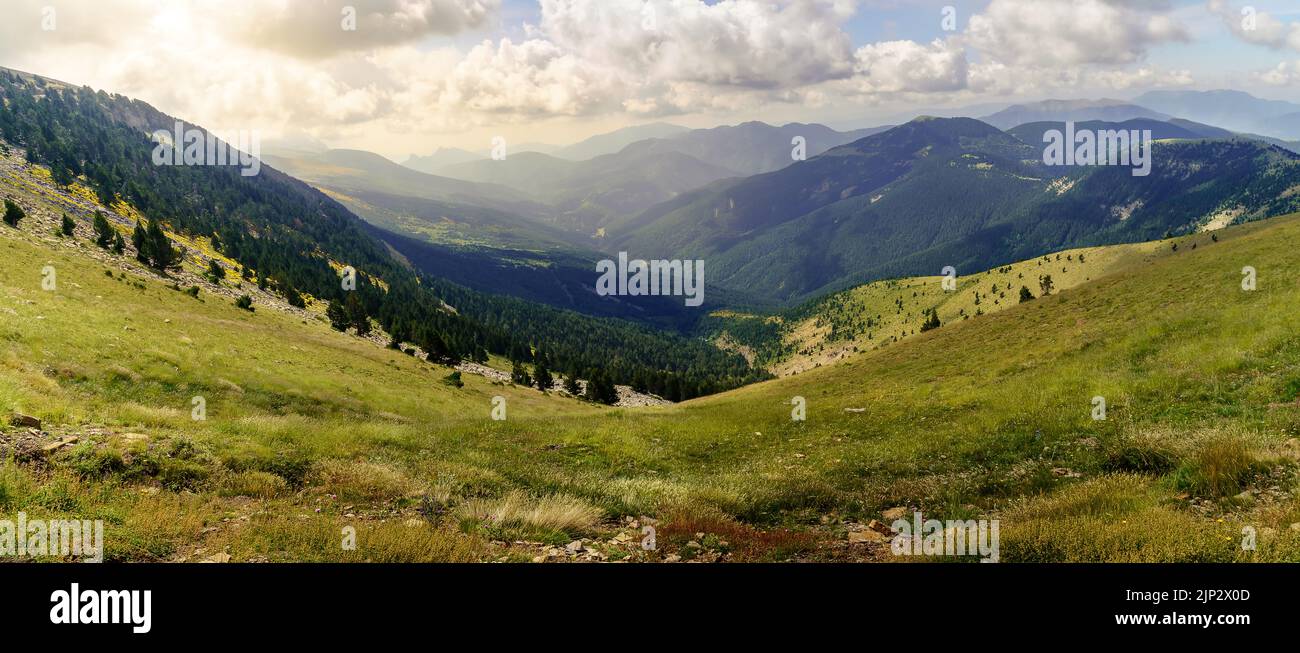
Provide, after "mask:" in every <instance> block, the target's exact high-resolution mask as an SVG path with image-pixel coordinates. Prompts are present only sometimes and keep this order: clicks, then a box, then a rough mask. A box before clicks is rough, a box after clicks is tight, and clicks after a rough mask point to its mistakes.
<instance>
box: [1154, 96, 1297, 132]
mask: <svg viewBox="0 0 1300 653" xmlns="http://www.w3.org/2000/svg"><path fill="white" fill-rule="evenodd" d="M1133 102H1135V103H1137V104H1140V105H1142V106H1145V107H1150V108H1152V109H1155V110H1156V111H1163V112H1165V113H1167V114H1170V115H1174V116H1177V117H1179V118H1185V119H1188V120H1195V121H1197V122H1202V123H1209V124H1211V125H1217V126H1219V127H1223V128H1226V129H1231V130H1233V131H1238V132H1251V133H1256V134H1262V135H1265V136H1273V137H1277V138H1287V139H1296V138H1300V116H1297V115H1296V114H1300V104H1294V103H1292V102H1283V101H1280V100H1264V99H1260V98H1257V97H1255V96H1253V95H1251V94H1249V93H1243V92H1241V91H1224V90H1220V91H1150V92H1148V93H1143V94H1142V95H1139V96H1138V97H1136V98H1134V99H1133Z"/></svg>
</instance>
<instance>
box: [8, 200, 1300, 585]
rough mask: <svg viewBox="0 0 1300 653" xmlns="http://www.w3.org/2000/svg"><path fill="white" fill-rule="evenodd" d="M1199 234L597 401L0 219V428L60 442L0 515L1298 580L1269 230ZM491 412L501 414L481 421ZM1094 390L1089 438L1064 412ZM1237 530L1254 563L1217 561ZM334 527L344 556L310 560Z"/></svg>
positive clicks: (134, 532) (274, 556)
mask: <svg viewBox="0 0 1300 653" xmlns="http://www.w3.org/2000/svg"><path fill="white" fill-rule="evenodd" d="M24 226H25V227H27V226H28V225H24ZM84 227H85V225H82V228H83V229H84ZM1221 234H1222V235H1221V239H1222V241H1223V242H1220V243H1215V244H1212V245H1205V244H1202V246H1201V247H1199V248H1198V249H1197V250H1195V251H1192V250H1190V249H1188V248H1180V251H1179V253H1178V254H1176V255H1169V256H1163V257H1158V258H1155V259H1153V260H1152V261H1151V262H1150V263H1149V264H1147V265H1141V266H1137V265H1135V266H1129V267H1127V268H1124V269H1120V270H1118V271H1116V272H1115V273H1114V274H1111V275H1109V276H1107V277H1106V278H1104V279H1101V280H1097V281H1094V282H1092V283H1089V284H1085V285H1083V286H1081V287H1078V288H1075V289H1071V290H1068V291H1065V292H1062V293H1059V294H1057V295H1054V296H1052V297H1050V298H1045V299H1040V300H1038V301H1035V302H1033V303H1031V304H1027V305H1024V306H1017V307H1015V308H1013V309H1011V310H1007V311H1004V312H1001V313H998V314H994V315H987V316H983V317H981V318H979V319H971V320H968V321H961V322H956V323H952V324H948V325H946V326H944V327H943V328H941V329H939V330H937V331H934V332H930V333H926V334H923V335H920V336H917V337H915V338H909V339H908V340H906V341H904V342H901V343H899V344H897V345H895V346H891V347H888V348H886V349H883V350H880V351H876V352H871V353H867V354H863V355H860V356H857V357H855V358H852V359H851V360H847V361H844V362H843V363H841V364H838V365H834V366H828V367H823V368H821V369H818V370H814V371H811V372H809V373H807V374H802V375H799V376H795V377H790V378H786V379H781V380H778V381H774V382H769V383H764V384H759V385H755V386H750V387H747V388H744V389H741V390H738V391H734V392H730V393H726V394H723V395H719V396H715V397H709V398H706V399H702V400H697V401H692V402H687V403H685V404H681V405H677V406H672V407H667V408H655V409H644V410H620V409H608V408H597V407H593V406H589V405H587V404H583V403H580V402H576V401H572V400H565V399H561V398H558V397H547V396H543V395H541V394H540V393H537V392H535V391H531V390H523V389H513V388H509V387H507V386H495V385H492V384H490V383H488V382H487V381H485V380H483V379H478V378H475V377H470V376H466V377H465V380H466V384H467V385H466V387H465V388H463V389H454V388H451V387H449V386H446V385H443V384H441V383H440V379H441V378H442V377H443V376H445V375H446V370H445V369H442V368H437V367H432V366H429V365H427V364H424V363H419V362H417V361H414V360H412V359H410V358H407V357H405V356H401V355H399V354H397V353H395V352H391V351H389V350H384V349H382V348H379V347H376V346H375V345H373V344H372V343H369V342H365V341H360V340H357V339H354V338H350V337H347V336H344V335H342V334H338V333H334V332H332V331H330V330H329V329H328V327H326V326H324V325H322V324H320V323H318V322H315V321H310V320H309V321H307V322H305V323H304V322H303V321H302V320H301V319H300V318H295V317H291V316H290V315H288V314H283V313H278V312H276V311H273V310H270V309H264V310H259V311H258V312H257V313H254V314H249V313H246V312H243V311H240V310H238V309H236V308H235V307H233V306H231V305H230V302H229V301H228V300H226V299H224V298H218V297H216V296H213V295H209V294H206V293H205V294H201V295H200V299H203V300H204V301H197V300H195V299H192V298H190V297H188V296H186V295H183V294H181V293H178V292H174V291H171V290H169V289H168V288H167V285H168V282H166V281H165V280H161V279H157V278H154V277H152V276H150V275H148V274H146V273H143V272H139V271H137V270H136V269H135V267H134V265H133V264H132V263H128V262H125V261H121V260H115V261H113V262H112V263H111V264H110V265H107V266H106V265H105V264H104V263H101V262H98V261H95V260H93V259H91V258H88V257H87V256H86V255H85V251H87V250H89V249H90V248H91V245H89V244H88V243H86V242H85V241H84V240H81V241H78V242H77V244H76V245H68V244H65V245H64V246H62V247H58V248H51V247H50V246H49V245H48V244H46V243H45V242H43V241H41V240H38V239H36V238H35V237H34V236H35V234H33V233H32V232H31V231H30V230H26V231H22V232H16V231H14V230H13V229H10V228H8V227H3V228H0V253H2V254H3V255H0V411H9V410H16V411H22V412H25V413H30V414H34V415H37V416H39V417H41V418H43V419H44V420H45V421H46V424H47V427H46V428H47V430H48V431H51V432H53V433H54V434H64V433H68V434H77V435H80V436H81V438H82V439H81V441H80V442H79V443H78V444H76V445H74V446H70V447H66V448H64V449H63V450H61V451H60V452H59V453H57V454H55V455H54V456H53V460H52V461H53V464H51V465H40V464H33V463H30V462H22V463H20V462H17V461H10V462H8V463H6V464H4V466H3V467H2V468H0V510H2V511H4V512H6V513H10V512H15V511H17V510H26V511H27V512H29V513H30V514H33V515H50V514H68V515H78V516H81V517H87V516H95V517H100V518H103V519H105V520H106V521H107V522H108V527H107V532H106V543H107V546H108V549H109V557H110V558H112V559H164V560H174V559H198V558H202V557H207V556H209V555H211V554H213V553H218V552H222V551H224V552H228V553H229V554H231V555H232V556H233V557H234V559H236V560H249V559H253V560H256V559H269V560H302V559H309V560H363V559H366V560H469V559H497V558H499V557H501V556H506V557H507V559H519V560H527V559H529V558H531V556H532V555H533V554H534V553H536V550H535V547H531V546H530V545H513V544H508V543H509V542H513V541H514V540H529V541H536V542H549V543H553V544H563V543H564V542H566V541H567V540H568V539H570V538H573V537H578V536H583V535H587V536H595V537H598V538H600V539H602V540H603V539H604V538H607V537H609V536H610V535H612V534H613V533H615V532H617V531H618V530H619V528H620V525H619V523H618V521H617V520H618V518H620V517H623V516H636V515H642V514H645V515H650V516H653V517H656V518H659V519H661V520H662V527H661V531H660V542H659V543H660V546H661V551H660V553H659V554H655V555H652V556H649V558H650V559H658V558H659V556H660V555H666V554H668V553H670V552H677V551H681V552H683V553H685V554H689V551H690V550H689V549H685V548H683V547H682V545H683V544H684V543H685V541H686V540H687V539H691V538H692V537H693V534H694V533H696V532H699V531H705V532H707V533H709V534H710V537H713V538H714V540H713V541H712V542H713V544H711V545H710V546H716V547H717V548H720V549H724V550H730V551H731V552H732V555H733V559H786V558H789V557H798V558H805V559H828V558H835V559H878V558H880V557H881V550H880V549H879V548H873V547H870V546H867V545H854V546H853V547H847V546H846V545H844V544H843V541H844V529H845V525H844V524H845V522H861V521H865V520H867V519H871V518H878V517H879V516H880V511H881V510H882V509H884V508H888V507H891V506H895V505H905V506H909V507H912V508H920V509H923V510H924V511H925V512H926V513H927V515H928V516H931V517H935V518H953V517H968V516H977V515H984V516H993V517H997V518H1000V519H1001V520H1002V525H1003V526H1002V546H1003V552H1002V557H1003V559H1004V560H1100V559H1109V560H1130V559H1131V560H1250V559H1288V560H1300V533H1297V532H1293V531H1292V530H1291V529H1289V525H1290V524H1292V523H1295V522H1300V505H1298V504H1297V503H1296V501H1295V500H1294V499H1293V498H1292V495H1291V492H1292V490H1294V483H1295V482H1294V478H1293V477H1292V476H1291V471H1292V470H1293V468H1294V465H1293V463H1290V462H1288V461H1289V460H1291V457H1294V456H1295V455H1296V452H1295V450H1294V448H1291V449H1288V448H1287V445H1284V442H1285V441H1286V440H1287V439H1288V438H1292V437H1294V436H1295V435H1296V434H1297V430H1300V408H1297V406H1296V405H1294V404H1290V402H1291V401H1292V400H1293V399H1294V398H1295V397H1296V395H1297V394H1300V338H1297V336H1296V334H1297V333H1298V332H1300V314H1297V313H1296V312H1295V311H1294V307H1295V305H1296V303H1297V300H1300V288H1297V286H1296V283H1295V280H1294V277H1293V276H1292V275H1293V274H1294V265H1293V263H1294V252H1295V251H1296V249H1297V247H1298V246H1300V220H1297V219H1295V218H1286V219H1279V220H1272V221H1269V222H1267V223H1259V224H1254V225H1250V226H1246V227H1236V228H1232V229H1229V230H1226V231H1224V232H1221ZM1204 238H1205V239H1207V240H1208V236H1205V237H1204ZM45 265H52V266H54V267H55V269H56V270H57V271H58V279H59V288H58V290H56V291H53V292H47V291H42V290H41V289H40V279H41V276H40V274H41V268H42V267H43V266H45ZM1244 265H1251V266H1254V267H1256V268H1257V269H1258V270H1259V273H1260V289H1259V290H1258V291H1257V292H1255V293H1245V292H1242V291H1241V288H1240V270H1241V268H1242V266H1244ZM106 269H110V270H112V271H114V272H116V273H117V276H115V277H114V278H110V277H108V276H106V275H105V270H106ZM123 269H125V270H128V273H127V275H126V278H125V279H123V278H122V276H121V270H123ZM941 314H942V313H941ZM167 320H171V321H170V322H168V321H167ZM196 395H198V396H203V397H204V398H205V399H206V401H207V420H206V421H201V422H196V421H194V420H192V419H191V417H190V409H191V398H192V397H194V396H196ZM494 395H501V396H504V397H506V399H507V402H508V410H509V419H508V420H507V421H504V422H496V421H492V420H490V419H489V417H488V415H489V410H490V401H491V397H492V396H494ZM795 395H799V396H803V397H806V398H807V400H808V407H809V419H808V421H807V422H803V423H794V422H792V421H791V420H790V417H789V414H790V405H789V401H790V399H791V397H792V396H795ZM1095 395H1103V396H1105V397H1106V398H1107V399H1108V401H1109V404H1110V414H1109V419H1108V420H1107V421H1104V422H1094V421H1092V420H1091V419H1090V418H1089V412H1090V410H1091V408H1092V407H1091V405H1090V400H1091V398H1092V397H1093V396H1095ZM1283 404H1287V405H1283ZM845 408H855V409H856V408H861V409H865V412H862V413H850V412H846V411H845V410H844V409H845ZM24 433H25V431H23V430H20V429H7V430H6V434H5V435H4V438H5V439H6V441H7V443H10V442H12V441H13V440H14V439H15V438H18V437H21V436H22V435H23V434H24ZM128 433H143V434H145V435H146V436H147V440H144V439H141V438H139V437H136V436H127V435H126V434H128ZM1053 470H1060V471H1058V472H1054V471H1053ZM1066 470H1068V471H1066ZM1074 474H1079V475H1080V476H1078V477H1075V476H1074ZM1275 488H1276V489H1275ZM1243 489H1255V490H1259V494H1257V495H1255V496H1254V498H1251V499H1247V498H1245V497H1242V498H1240V499H1234V498H1232V497H1233V495H1236V494H1237V493H1238V492H1240V491H1241V490H1243ZM1243 524H1249V525H1253V526H1256V527H1257V528H1259V529H1260V531H1261V535H1260V550H1259V551H1257V552H1253V553H1247V552H1243V551H1242V550H1241V549H1240V547H1239V546H1238V544H1237V541H1238V538H1239V534H1240V529H1241V526H1242V525H1243ZM345 525H355V526H356V527H357V528H358V531H359V544H360V549H359V550H358V551H355V552H349V551H343V550H341V548H340V547H339V546H338V541H339V533H340V529H341V527H342V526H345ZM1268 529H1271V530H1268ZM715 535H716V536H715ZM719 539H726V540H727V542H728V544H727V545H722V544H718V543H716V542H717V541H718V540H719ZM492 540H500V541H503V542H506V543H507V544H503V545H492V544H490V543H489V542H490V541H492ZM611 555H626V554H619V553H616V552H612V553H611Z"/></svg>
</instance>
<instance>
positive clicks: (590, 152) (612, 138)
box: [553, 122, 690, 161]
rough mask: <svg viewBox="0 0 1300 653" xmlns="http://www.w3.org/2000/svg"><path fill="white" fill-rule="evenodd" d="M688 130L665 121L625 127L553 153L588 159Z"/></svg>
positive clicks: (571, 157)
mask: <svg viewBox="0 0 1300 653" xmlns="http://www.w3.org/2000/svg"><path fill="white" fill-rule="evenodd" d="M688 131H690V129H688V128H686V127H681V126H679V125H671V124H668V123H664V122H656V123H651V124H648V125H637V126H635V127H625V128H623V129H619V130H616V131H612V132H609V133H608V134H599V135H597V136H592V137H591V138H588V139H586V140H584V141H581V142H578V143H574V144H573V145H570V146H568V147H563V148H560V149H558V150H556V151H555V152H553V154H554V155H555V156H557V157H559V158H561V159H568V160H570V161H586V160H587V159H593V158H595V157H598V156H601V155H602V154H614V153H615V152H618V151H619V150H622V149H623V148H625V147H627V146H629V145H631V144H633V143H635V142H637V141H643V140H646V139H648V138H669V137H672V136H676V135H678V134H682V133H685V132H688Z"/></svg>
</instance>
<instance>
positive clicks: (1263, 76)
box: [1252, 61, 1300, 86]
mask: <svg viewBox="0 0 1300 653" xmlns="http://www.w3.org/2000/svg"><path fill="white" fill-rule="evenodd" d="M1252 76H1253V77H1254V79H1255V80H1256V81H1258V82H1261V83H1264V84H1268V85H1269V86H1291V85H1293V84H1295V83H1297V82H1300V61H1283V62H1282V63H1279V64H1278V65H1277V67H1275V68H1272V69H1269V70H1265V71H1263V72H1257V73H1254V74H1253V75H1252Z"/></svg>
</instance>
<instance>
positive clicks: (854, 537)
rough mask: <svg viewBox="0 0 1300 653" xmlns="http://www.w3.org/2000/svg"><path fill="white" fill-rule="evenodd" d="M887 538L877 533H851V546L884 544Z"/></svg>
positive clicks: (869, 531)
mask: <svg viewBox="0 0 1300 653" xmlns="http://www.w3.org/2000/svg"><path fill="white" fill-rule="evenodd" d="M884 541H885V536H884V535H881V534H880V533H877V532H876V531H871V530H867V531H849V544H866V543H868V542H884Z"/></svg>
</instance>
